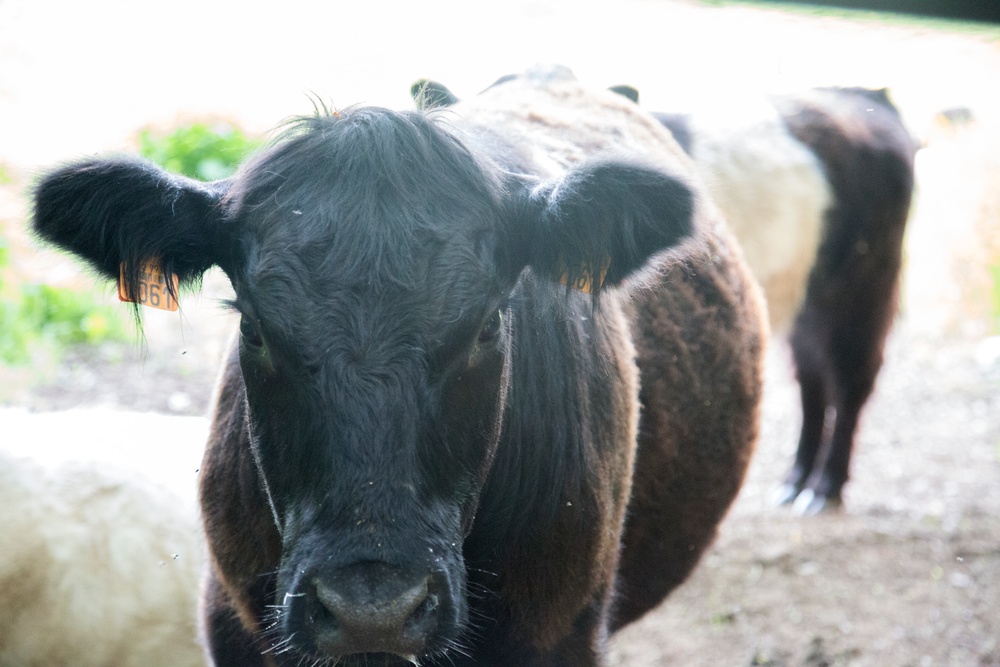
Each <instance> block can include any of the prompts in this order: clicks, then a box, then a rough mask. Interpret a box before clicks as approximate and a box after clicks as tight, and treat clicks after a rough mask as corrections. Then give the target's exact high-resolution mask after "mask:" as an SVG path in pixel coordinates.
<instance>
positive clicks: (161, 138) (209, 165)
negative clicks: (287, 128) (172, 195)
mask: <svg viewBox="0 0 1000 667" xmlns="http://www.w3.org/2000/svg"><path fill="white" fill-rule="evenodd" d="M259 145H260V142H259V141H258V140H256V139H252V138H250V137H248V136H247V135H246V134H245V133H244V132H243V131H242V130H241V129H240V128H238V127H236V126H235V125H233V124H231V123H226V122H219V123H212V124H206V123H194V124H191V125H184V126H181V127H178V128H176V129H174V130H172V131H170V132H167V133H159V134H158V133H155V132H153V131H152V130H149V129H145V130H142V131H141V132H140V133H139V152H140V153H141V154H142V156H143V157H145V158H147V159H149V160H152V161H153V162H156V163H157V164H159V165H160V166H162V167H163V168H164V169H167V170H168V171H172V172H175V173H178V174H184V175H185V176H189V177H191V178H197V179H199V180H202V181H215V180H218V179H220V178H226V177H227V176H230V175H232V174H233V172H235V171H236V168H237V167H238V166H239V164H240V162H241V161H242V160H243V158H244V157H246V156H247V154H248V153H250V152H251V151H253V150H254V149H256V148H257V147H258V146H259Z"/></svg>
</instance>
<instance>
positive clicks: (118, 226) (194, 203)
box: [32, 158, 228, 294]
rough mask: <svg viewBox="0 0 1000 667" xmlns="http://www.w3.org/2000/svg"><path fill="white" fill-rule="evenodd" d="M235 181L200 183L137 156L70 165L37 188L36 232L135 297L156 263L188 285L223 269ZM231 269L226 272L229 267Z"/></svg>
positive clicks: (34, 219) (35, 191) (56, 172)
mask: <svg viewBox="0 0 1000 667" xmlns="http://www.w3.org/2000/svg"><path fill="white" fill-rule="evenodd" d="M227 189H228V181H217V182H215V183H201V182H199V181H195V180H192V179H189V178H185V177H183V176H178V175H176V174H171V173H169V172H167V171H164V170H163V169H161V168H160V167H158V166H156V165H154V164H152V163H150V162H146V161H144V160H139V159H134V158H119V159H91V160H87V161H84V162H78V163H75V164H70V165H67V166H64V167H62V168H60V169H57V170H56V171H54V172H52V173H50V174H48V175H46V176H45V177H43V178H42V179H41V181H40V182H39V183H38V185H37V186H36V187H35V190H34V217H33V223H32V224H33V227H34V231H35V233H36V234H38V235H39V236H40V237H41V238H42V239H44V240H46V241H49V242H51V243H53V244H55V245H57V246H59V247H60V248H62V249H64V250H68V251H70V252H72V253H74V254H76V255H78V256H79V257H81V258H83V259H85V260H86V261H87V262H89V263H90V264H91V265H92V266H94V267H95V268H96V269H97V270H98V271H99V272H100V273H101V274H103V275H104V276H106V277H108V278H114V279H118V277H119V275H120V272H121V267H122V265H124V266H125V267H126V270H125V272H124V273H125V276H126V285H125V287H127V288H128V290H129V293H132V294H135V293H137V292H136V287H137V281H138V279H139V272H140V270H141V268H142V267H143V266H144V265H145V264H146V263H147V262H149V261H154V262H157V263H158V264H159V265H160V268H161V270H163V271H164V272H165V273H166V274H167V275H172V276H176V277H177V278H178V279H179V280H180V281H181V282H182V283H183V282H192V281H197V280H198V279H199V278H200V277H201V276H202V274H203V273H204V272H205V271H206V270H207V269H208V268H209V267H210V266H212V265H213V264H223V263H224V251H225V247H226V244H225V243H224V236H225V235H224V233H223V228H224V227H225V225H224V224H223V220H224V214H223V207H222V205H221V200H222V197H223V196H224V194H225V192H226V190H227ZM223 268H225V267H223Z"/></svg>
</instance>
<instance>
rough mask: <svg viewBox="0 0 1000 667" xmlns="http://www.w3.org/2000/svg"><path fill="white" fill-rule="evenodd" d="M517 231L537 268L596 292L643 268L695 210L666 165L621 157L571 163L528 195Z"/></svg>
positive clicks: (687, 229)
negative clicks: (560, 174)
mask: <svg viewBox="0 0 1000 667" xmlns="http://www.w3.org/2000/svg"><path fill="white" fill-rule="evenodd" d="M528 197H529V199H530V201H531V205H530V206H529V207H528V210H529V211H532V212H531V213H528V216H529V218H533V219H529V220H526V221H525V223H526V225H525V230H524V232H522V234H520V237H521V239H522V242H526V243H527V244H528V247H527V248H525V249H524V250H525V252H526V253H527V256H528V262H527V263H528V264H529V265H531V267H532V269H533V270H534V271H535V272H536V273H539V274H542V275H545V276H548V277H549V278H551V279H554V280H561V281H562V282H564V283H566V284H568V285H576V286H586V287H587V288H588V291H591V292H592V293H594V294H597V292H598V291H599V290H600V288H601V286H602V285H603V286H605V287H606V286H609V285H616V284H618V283H620V282H621V281H622V280H624V279H625V278H626V277H627V276H628V275H630V274H632V273H633V272H635V271H637V270H638V269H640V268H642V267H643V266H644V265H645V264H646V263H647V262H648V261H649V259H650V257H651V256H652V255H654V254H656V253H658V252H660V251H662V250H665V249H668V248H671V247H673V246H675V245H677V244H679V243H680V242H681V241H683V240H684V239H685V238H686V237H688V236H690V235H691V233H692V231H693V228H694V222H693V215H694V208H695V200H694V193H693V192H692V190H691V188H690V187H689V185H688V184H687V183H685V182H684V181H683V180H681V179H679V178H677V177H676V176H673V175H671V174H669V173H667V172H666V171H664V170H662V169H659V168H656V167H650V166H645V165H639V164H634V163H626V162H595V163H590V164H586V165H583V166H581V167H577V168H576V169H573V170H571V171H570V172H568V173H567V174H566V175H565V176H564V177H562V178H561V179H558V180H556V181H553V182H543V183H541V184H538V185H536V186H535V187H534V188H533V189H532V191H531V193H530V195H528Z"/></svg>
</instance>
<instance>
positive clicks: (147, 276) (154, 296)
mask: <svg viewBox="0 0 1000 667" xmlns="http://www.w3.org/2000/svg"><path fill="white" fill-rule="evenodd" d="M125 269H126V267H125V263H124V262H123V263H122V265H121V270H120V271H119V276H118V298H119V299H120V300H121V301H125V302H127V303H138V304H141V305H143V306H149V307H150V308H159V309H160V310H177V299H175V298H174V295H176V294H177V276H170V280H171V283H172V284H171V286H170V288H168V287H167V277H166V276H165V275H163V271H162V270H161V269H160V264H159V262H157V261H155V260H149V261H147V262H146V263H145V264H143V265H142V271H141V272H140V273H139V282H138V284H137V285H136V291H137V292H138V294H130V293H129V291H128V289H127V288H126V287H125Z"/></svg>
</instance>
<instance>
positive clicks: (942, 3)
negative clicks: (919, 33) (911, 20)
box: [773, 0, 1000, 23]
mask: <svg viewBox="0 0 1000 667" xmlns="http://www.w3.org/2000/svg"><path fill="white" fill-rule="evenodd" d="M773 2H774V4H777V5H813V6H824V7H839V8H841V9H858V10H865V11H875V12H891V13H895V14H910V15H915V16H932V17H936V18H943V19H956V20H962V21H984V22H989V23H998V22H1000V3H997V2H995V1H990V0H986V1H984V0H798V1H797V2H785V1H784V0H773Z"/></svg>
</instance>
